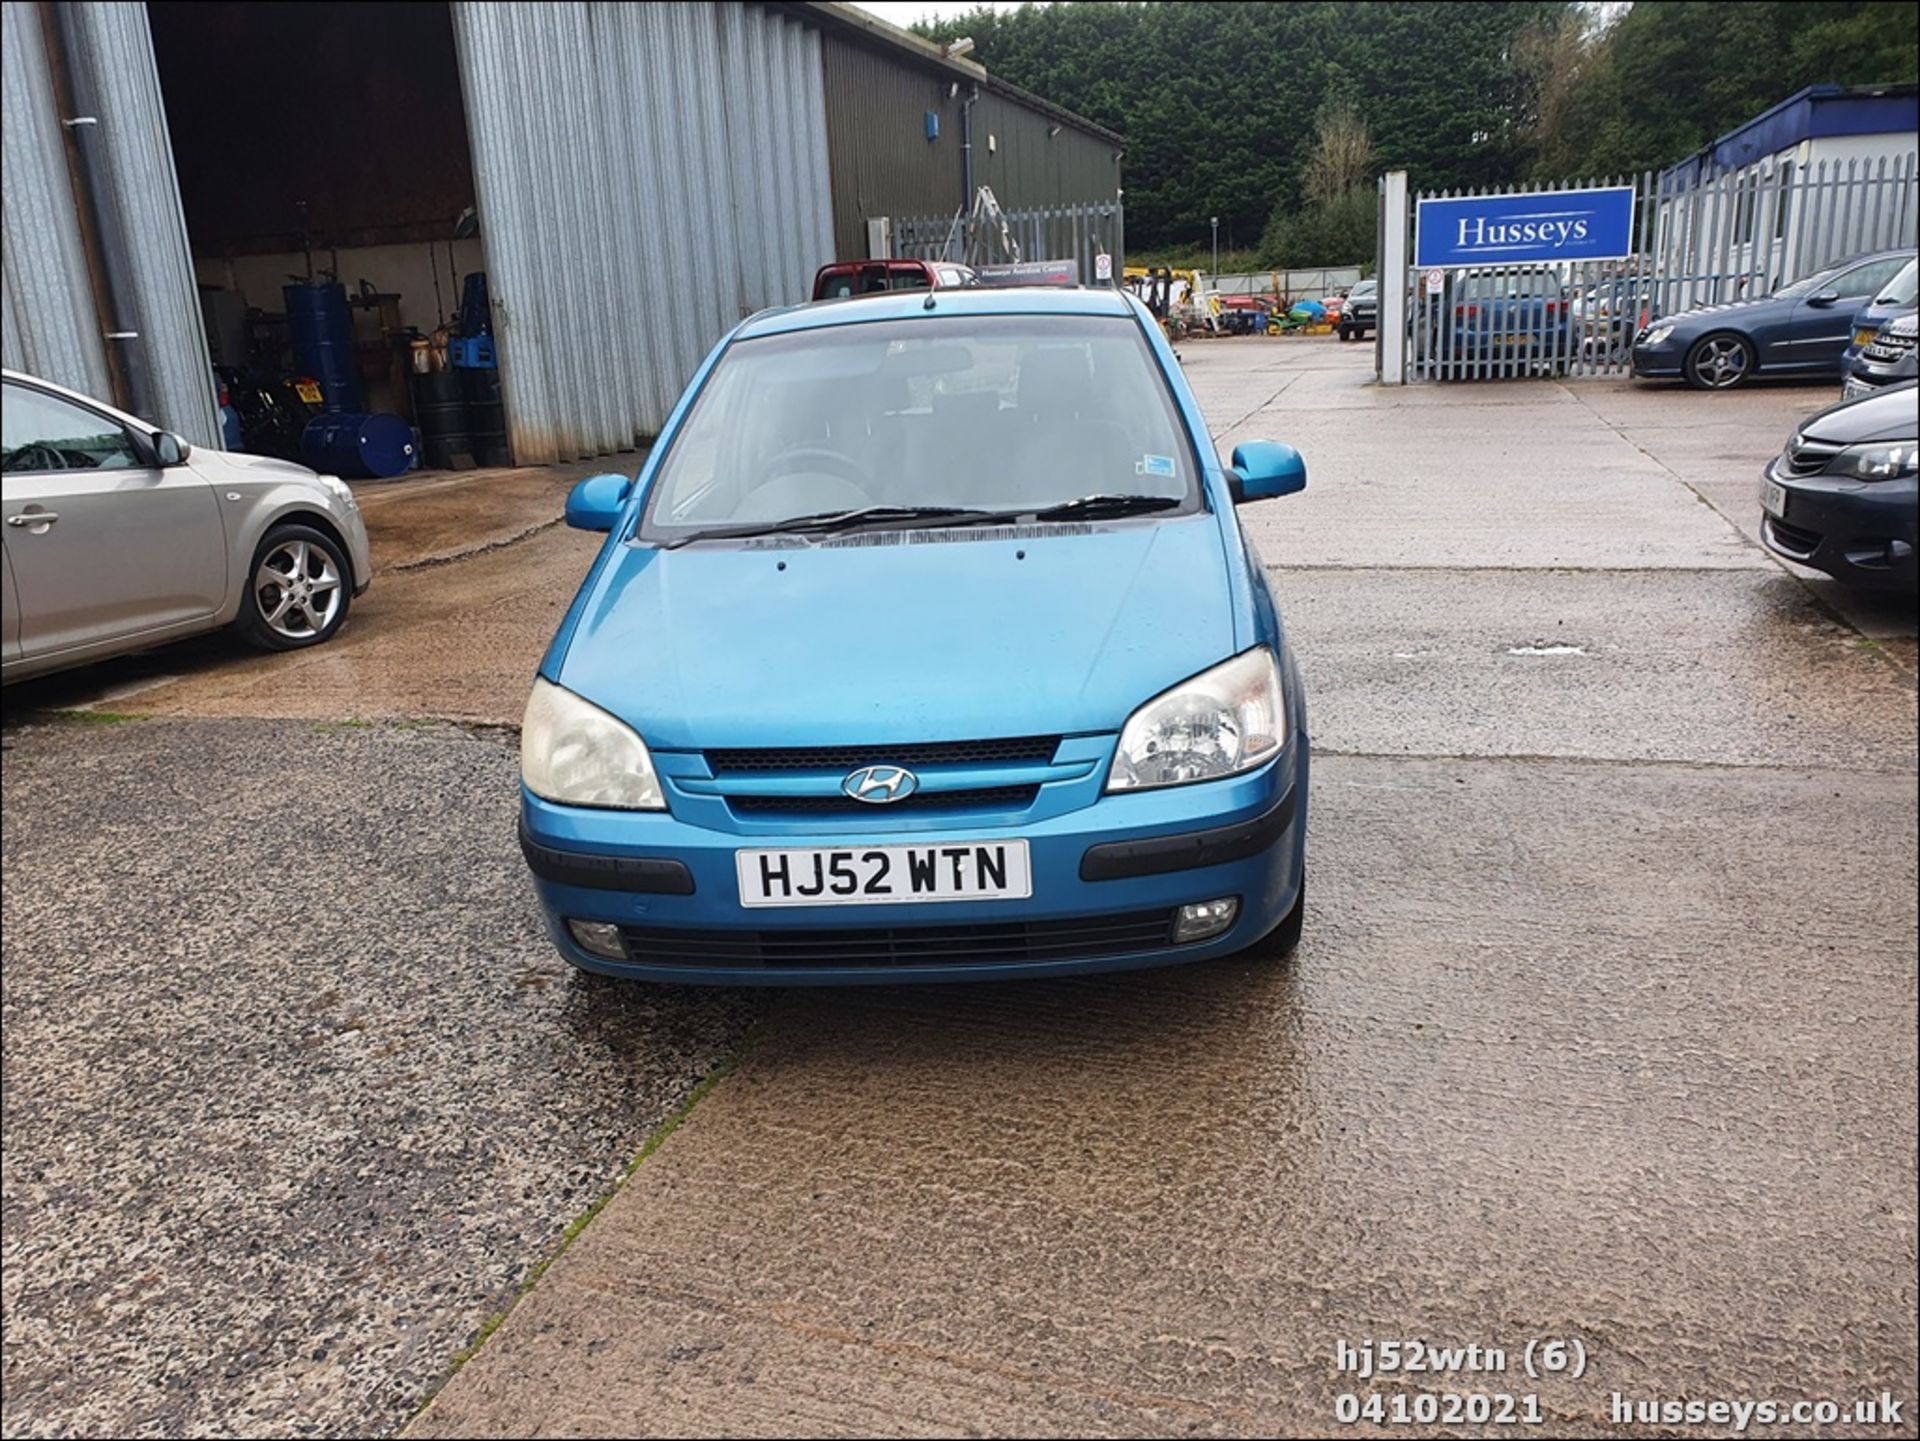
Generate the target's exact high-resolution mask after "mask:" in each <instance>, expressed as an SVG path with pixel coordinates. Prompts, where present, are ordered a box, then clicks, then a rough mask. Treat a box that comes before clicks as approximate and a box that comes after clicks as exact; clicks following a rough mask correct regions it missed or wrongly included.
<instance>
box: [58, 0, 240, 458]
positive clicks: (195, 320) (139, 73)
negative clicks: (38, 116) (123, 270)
mask: <svg viewBox="0 0 1920 1441" xmlns="http://www.w3.org/2000/svg"><path fill="white" fill-rule="evenodd" d="M68 10H69V13H71V14H72V16H73V18H74V22H75V29H76V33H77V39H78V44H77V46H76V51H75V53H74V54H73V55H72V56H71V57H70V60H71V63H72V64H73V66H74V70H75V84H76V86H78V85H81V84H85V85H87V86H88V88H89V91H90V93H91V94H92V95H93V96H94V98H95V102H96V107H95V108H96V109H97V110H98V112H99V117H100V125H99V129H98V131H97V134H98V135H99V138H100V151H99V153H100V157H101V163H102V166H103V169H104V172H105V178H106V182H107V184H108V186H109V187H110V189H111V192H112V195H113V200H112V204H111V206H110V208H109V213H108V214H105V215H102V216H101V218H100V220H101V224H102V225H103V226H104V225H114V226H117V227H118V228H119V230H120V233H121V237H122V240H123V242H124V245H125V254H126V256H127V259H128V264H129V268H130V269H131V271H132V274H131V275H129V276H128V277H126V279H127V280H128V282H129V288H130V292H131V294H132V297H133V312H134V313H133V320H134V325H135V328H136V329H138V330H139V332H140V338H141V346H142V348H143V350H144V353H145V359H146V368H147V377H148V380H149V382H150V384H151V386H152V389H153V394H152V397H151V401H150V404H149V406H148V409H149V411H150V412H151V413H150V414H148V415H145V416H142V417H141V418H142V419H144V420H151V421H153V422H154V423H155V424H156V425H164V426H165V427H166V428H167V429H169V430H174V431H178V432H179V433H180V434H181V435H184V436H185V437H186V438H187V439H188V440H190V441H192V442H193V443H194V444H195V445H201V446H207V447H210V448H217V447H219V446H220V445H221V438H220V418H219V415H218V413H217V408H216V405H215V397H214V392H213V376H212V373H211V371H210V370H209V369H208V365H209V362H208V358H207V334H206V327H205V325H204V323H203V322H202V320H201V318H200V292H199V289H198V287H197V285H196V284H195V280H194V273H193V255H192V252H191V251H190V250H189V249H188V247H187V221H186V216H185V213H184V212H183V211H182V209H181V202H180V182H179V178H178V177H177V176H176V175H175V174H174V169H173V144H172V141H171V140H170V139H169V138H168V135H167V111H166V107H165V105H163V104H162V103H161V99H160V71H159V68H158V67H157V66H156V65H155V64H154V59H153V34H152V32H151V31H150V30H148V28H147V7H146V6H145V5H144V4H141V3H139V0H89V3H87V4H83V5H69V7H68Z"/></svg>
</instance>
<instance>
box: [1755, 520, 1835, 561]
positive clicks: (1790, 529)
mask: <svg viewBox="0 0 1920 1441" xmlns="http://www.w3.org/2000/svg"><path fill="white" fill-rule="evenodd" d="M1767 524H1768V525H1769V526H1771V527H1772V528H1773V538H1774V539H1775V540H1776V541H1778V542H1779V544H1780V546H1781V547H1782V548H1783V549H1785V550H1790V551H1792V552H1794V553H1795V554H1796V555H1812V554H1813V553H1814V552H1815V551H1816V550H1818V549H1820V542H1821V540H1822V538H1823V537H1822V536H1821V534H1820V532H1819V531H1817V530H1802V529H1801V528H1800V527H1799V526H1797V525H1788V524H1787V523H1786V522H1785V521H1784V520H1776V519H1775V518H1774V517H1773V516H1768V517H1767Z"/></svg>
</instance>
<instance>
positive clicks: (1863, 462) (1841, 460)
mask: <svg viewBox="0 0 1920 1441" xmlns="http://www.w3.org/2000/svg"><path fill="white" fill-rule="evenodd" d="M1916 456H1920V442H1916V441H1911V440H1896V441H1892V442H1890V443H1888V442H1883V443H1880V444H1877V445H1850V446H1848V447H1847V448H1846V449H1845V450H1843V451H1841V452H1840V453H1839V454H1838V455H1836V456H1835V457H1834V458H1833V459H1832V460H1830V461H1828V462H1827V474H1828V475H1850V476H1852V477H1853V478H1854V479H1855V480H1894V479H1896V478H1898V477H1899V476H1903V475H1912V474H1913V473H1914V460H1915V458H1916Z"/></svg>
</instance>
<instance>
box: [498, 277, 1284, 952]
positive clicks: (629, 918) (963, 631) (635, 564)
mask: <svg viewBox="0 0 1920 1441" xmlns="http://www.w3.org/2000/svg"><path fill="white" fill-rule="evenodd" d="M1305 483H1306V470H1305V466H1304V465H1303V463H1302V461H1301V459H1300V456H1299V454H1298V453H1297V452H1296V451H1294V450H1293V449H1292V448H1291V447H1289V446H1285V445H1275V444H1270V443H1266V442H1256V443H1250V444H1247V445H1243V446H1241V447H1240V448H1239V449H1237V450H1236V451H1235V452H1234V453H1233V463H1232V466H1231V468H1225V467H1222V466H1221V464H1220V463H1219V460H1218V457H1217V455H1216V453H1215V451H1214V449H1213V445H1212V443H1211V441H1210V439H1209V438H1208V434H1207V429H1206V426H1205V424H1204V422H1203V421H1202V419H1201V416H1200V412H1199V410H1198V408H1197V407H1196V406H1195V404H1194V400H1193V396H1192V394H1191V392H1190V391H1189V390H1188V388H1187V384H1186V381H1185V379H1184V378H1183V376H1182V375H1181V372H1180V369H1179V365H1178V363H1177V362H1176V361H1175V359H1174V357H1173V354H1172V352H1171V351H1170V350H1169V349H1168V347H1167V344H1166V341H1165V339H1164V338H1163V337H1162V335H1161V333H1160V330H1159V328H1158V327H1157V325H1156V324H1155V323H1154V321H1153V319H1152V317H1151V316H1150V315H1149V314H1148V313H1147V311H1146V310H1145V308H1144V307H1143V306H1141V305H1140V304H1139V303H1138V302H1137V301H1135V300H1133V299H1132V298H1131V297H1128V296H1125V295H1122V294H1120V293H1117V292H1115V291H1110V290H1068V291H1060V290H1038V289H1035V290H1017V289H1015V290H999V291H944V290H943V291H937V292H932V293H926V292H921V293H915V294H899V295H883V296H875V297H872V298H867V299H859V300H850V301H842V302H838V303H828V304H819V305H807V306H798V307H795V308H792V309H786V310H775V311H769V312H766V313H763V314H760V315H757V316H754V317H753V318H751V319H749V320H747V321H745V322H743V323H742V324H741V325H740V326H738V327H737V328H736V329H735V330H734V331H733V332H732V333H731V334H730V335H728V336H727V337H726V338H725V339H724V340H723V341H721V343H720V344H719V345H718V346H717V347H716V348H715V349H714V351H713V354H712V355H711V356H709V357H708V359H707V361H706V363H705V364H704V365H703V366H702V367H701V369H700V371H699V373H698V374H697V375H695V376H694V378H693V381H692V383H691V384H690V385H689V386H688V388H687V392H686V394H685V395H684V396H683V397H682V398H681V400H680V402H679V405H678V406H677V407H676V409H675V411H674V413H673V415H672V416H671V418H670V419H669V420H668V423H667V425H666V428H665V430H664V431H663V433H662V434H661V436H660V440H659V443H658V444H657V445H656V446H655V447H654V450H653V452H652V454H651V455H650V456H649V457H648V459H647V463H646V465H645V467H644V468H643V469H642V471H641V473H640V475H639V478H638V479H637V480H629V479H627V478H626V477H623V476H617V475H608V476H597V477H595V478H593V479H591V480H586V481H582V482H581V483H580V485H579V486H578V487H576V488H575V490H574V492H573V494H572V496H571V497H570V498H569V500H568V504H567V519H568V521H569V522H570V523H571V524H573V525H576V526H579V527H582V528H584V529H589V530H605V531H607V532H609V534H608V537H607V542H606V545H605V546H604V547H603V548H602V549H601V551H600V554H599V557H598V558H597V559H596V560H595V562H594V564H593V568H592V569H591V571H589V573H588V575H587V578H586V581H585V583H584V584H583V585H582V586H581V588H580V593H579V595H578V596H577V597H576V598H575V599H574V602H573V605H572V607H571V609H569V611H568V612H567V616H566V619H565V620H564V621H563V622H562V624H561V626H560V631H559V634H558V635H556V636H555V637H554V641H553V644H552V646H551V648H550V649H549V650H548V652H547V655H546V659H545V660H544V662H543V663H542V664H541V667H540V674H539V677H538V679H536V680H535V681H534V686H533V695H532V697H531V699H530V700H529V701H528V702H527V713H526V723H525V727H524V729H523V731H522V733H521V776H522V782H523V785H522V795H521V802H522V809H521V827H520V844H521V848H522V850H523V852H524V853H525V855H526V859H527V864H528V866H529V867H530V868H531V869H532V872H533V875H534V880H535V884H536V886H537V887H538V890H539V895H540V901H541V904H542V906H543V907H544V909H545V911H546V915H547V921H548V926H549V929H550V931H551V933H552V935H553V939H554V943H555V944H556V945H557V946H559V948H560V950H561V953H562V954H563V955H565V956H566V958H567V959H568V960H569V961H571V962H572V963H573V964H574V965H576V966H579V967H582V968H583V969H586V970H591V971H599V972H604V973H607V974H611V975H619V976H631V977H637V978H641V979H647V980H659V981H681V982H685V981H705V982H719V983H725V984H740V983H751V982H770V983H780V984H795V983H835V984H838V983H847V982H862V981H883V980H884V981H899V980H962V979H970V978H978V977H988V976H992V977H1012V976H1048V975H1064V974H1069V973H1074V972H1083V971H1099V970H1115V969H1121V968H1126V967H1137V966H1156V965H1164V964H1168V963H1171V962H1176V961H1187V960H1198V959H1201V958H1203V957H1207V956H1217V955H1222V954H1225V953H1228V952H1233V951H1239V950H1243V949H1246V948H1248V947H1253V946H1259V947H1261V948H1262V949H1263V950H1264V951H1266V952H1269V953H1273V954H1279V953H1283V952H1285V951H1288V950H1290V949H1292V947H1293V945H1294V944H1295V942H1296V941H1297V940H1298V938H1299V935H1300V923H1301V913H1302V905H1303V897H1304V890H1305V879H1304V877H1305V862H1306V819H1307V727H1306V707H1305V703H1304V701H1303V698H1302V696H1301V690H1300V678H1299V675H1298V673H1297V671H1296V670H1295V667H1294V662H1293V657H1292V655H1291V653H1290V652H1289V651H1288V649H1287V643H1286V637H1285V635H1284V633H1283V632H1282V630H1281V627H1280V618H1279V616H1278V615H1277V614H1276V612H1275V610H1274V606H1273V601H1272V599H1271V597H1270V596H1269V595H1268V592H1267V586H1266V582H1265V579H1264V578H1263V576H1262V574H1261V570H1260V566H1259V563H1258V561H1257V560H1256V559H1255V557H1254V556H1253V555H1252V553H1251V552H1250V551H1249V549H1248V546H1247V544H1246V541H1245V539H1244V537H1243V536H1242V534H1241V531H1240V526H1239V524H1238V522H1237V520H1236V518H1235V515H1234V506H1235V505H1236V504H1237V503H1241V502H1246V501H1254V500H1261V499H1265V498H1268V497H1272V496H1278V495H1284V494H1287V493H1288V492H1290V491H1295V490H1299V489H1300V488H1301V487H1302V486H1303V485H1305Z"/></svg>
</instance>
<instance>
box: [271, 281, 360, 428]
mask: <svg viewBox="0 0 1920 1441" xmlns="http://www.w3.org/2000/svg"><path fill="white" fill-rule="evenodd" d="M280 295H281V298H282V299H283V300H285V302H286V306H287V332H288V336H289V338H290V339H291V340H292V341H293V354H294V359H295V361H296V362H297V363H298V364H299V366H300V368H301V369H302V370H303V371H305V372H306V373H307V374H309V375H311V376H312V377H313V378H314V379H315V380H316V381H318V382H319V383H320V396H321V400H320V408H321V409H322V410H326V411H330V412H355V411H359V410H360V409H361V408H362V407H361V401H360V367H359V362H358V361H357V360H356V359H355V358H354V353H353V317H352V315H351V313H350V312H349V311H348V310H347V288H346V286H344V285H341V284H340V283H339V282H338V281H318V280H316V281H309V282H307V283H306V284H301V285H283V286H281V287H280Z"/></svg>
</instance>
